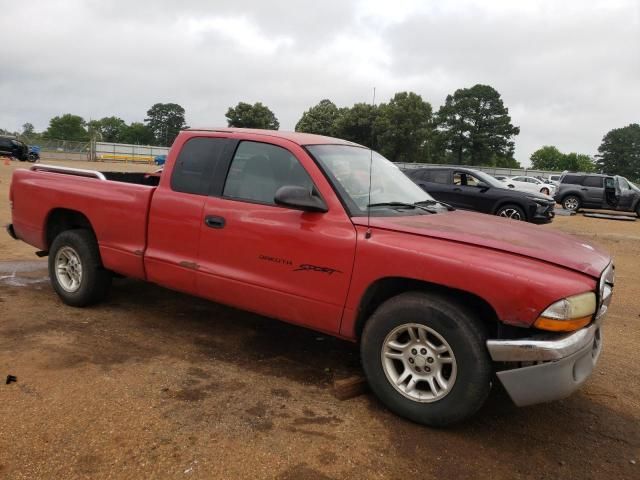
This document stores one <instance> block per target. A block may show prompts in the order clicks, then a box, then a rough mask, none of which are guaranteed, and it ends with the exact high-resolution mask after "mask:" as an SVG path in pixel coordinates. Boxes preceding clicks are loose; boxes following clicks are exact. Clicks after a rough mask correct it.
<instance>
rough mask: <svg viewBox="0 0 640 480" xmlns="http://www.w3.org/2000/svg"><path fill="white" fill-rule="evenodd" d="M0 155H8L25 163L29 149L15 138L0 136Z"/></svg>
mask: <svg viewBox="0 0 640 480" xmlns="http://www.w3.org/2000/svg"><path fill="white" fill-rule="evenodd" d="M0 155H8V156H10V157H14V158H17V159H18V160H21V161H25V160H28V159H29V147H28V146H27V145H26V144H25V143H23V142H21V141H20V140H16V139H15V138H12V137H5V136H0Z"/></svg>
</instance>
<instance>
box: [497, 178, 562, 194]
mask: <svg viewBox="0 0 640 480" xmlns="http://www.w3.org/2000/svg"><path fill="white" fill-rule="evenodd" d="M502 181H503V182H504V183H506V185H507V187H508V188H515V189H516V190H522V191H523V192H535V193H542V194H544V195H549V196H550V197H553V195H554V194H555V193H556V188H557V187H556V186H555V185H553V184H550V183H544V182H543V181H541V180H538V179H537V178H534V177H525V176H519V177H512V178H507V179H506V180H502Z"/></svg>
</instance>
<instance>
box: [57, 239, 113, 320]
mask: <svg viewBox="0 0 640 480" xmlns="http://www.w3.org/2000/svg"><path fill="white" fill-rule="evenodd" d="M49 277H50V278H51V285H52V286H53V289H54V290H55V291H56V293H57V294H58V296H59V297H60V298H61V299H62V301H63V302H64V303H66V304H67V305H72V306H74V307H85V306H87V305H92V304H94V303H97V302H99V301H100V300H102V299H103V298H104V297H105V296H106V295H107V293H108V292H109V287H110V286H111V273H110V272H109V271H107V270H105V269H104V268H103V267H102V261H101V260H100V252H99V250H98V243H97V242H96V239H95V236H94V235H93V234H92V233H91V232H90V231H88V230H67V231H65V232H62V233H61V234H59V235H58V236H57V237H56V238H55V239H54V241H53V242H52V244H51V249H50V250H49Z"/></svg>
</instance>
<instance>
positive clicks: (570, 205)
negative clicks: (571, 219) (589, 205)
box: [562, 195, 580, 212]
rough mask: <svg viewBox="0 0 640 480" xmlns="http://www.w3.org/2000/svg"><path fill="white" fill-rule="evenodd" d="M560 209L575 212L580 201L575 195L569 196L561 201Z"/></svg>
mask: <svg viewBox="0 0 640 480" xmlns="http://www.w3.org/2000/svg"><path fill="white" fill-rule="evenodd" d="M562 208H564V209H565V210H571V211H572V212H575V211H577V210H578V209H579V208H580V199H579V198H578V197H576V196H575V195H569V196H567V197H565V198H564V199H563V200H562Z"/></svg>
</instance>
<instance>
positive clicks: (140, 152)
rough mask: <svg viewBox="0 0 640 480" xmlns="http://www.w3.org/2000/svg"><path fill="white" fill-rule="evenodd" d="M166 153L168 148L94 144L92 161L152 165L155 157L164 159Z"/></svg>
mask: <svg viewBox="0 0 640 480" xmlns="http://www.w3.org/2000/svg"><path fill="white" fill-rule="evenodd" d="M168 153H169V148H168V147H154V146H151V145H129V144H125V143H107V142H95V143H94V146H93V154H94V157H93V159H94V160H98V161H109V162H137V163H153V162H154V160H155V159H156V157H162V156H165V157H166V155H167V154H168Z"/></svg>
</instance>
